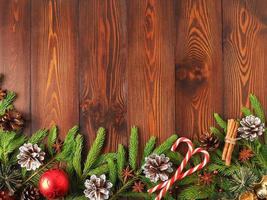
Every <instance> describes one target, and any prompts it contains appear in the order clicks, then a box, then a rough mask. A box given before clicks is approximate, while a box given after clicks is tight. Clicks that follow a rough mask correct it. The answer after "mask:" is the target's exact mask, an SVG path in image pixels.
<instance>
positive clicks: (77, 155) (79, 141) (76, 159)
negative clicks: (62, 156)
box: [72, 134, 83, 177]
mask: <svg viewBox="0 0 267 200" xmlns="http://www.w3.org/2000/svg"><path fill="white" fill-rule="evenodd" d="M75 141H76V148H75V152H74V156H73V163H72V164H73V168H74V169H75V171H76V173H77V174H78V176H79V177H81V176H82V167H81V156H82V148H83V137H82V136H81V135H80V134H78V135H77V136H76V139H75Z"/></svg>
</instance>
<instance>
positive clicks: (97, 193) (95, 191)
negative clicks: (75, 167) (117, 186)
mask: <svg viewBox="0 0 267 200" xmlns="http://www.w3.org/2000/svg"><path fill="white" fill-rule="evenodd" d="M84 185H85V188H86V189H85V190H84V194H85V197H87V198H89V199H90V200H105V199H109V196H110V194H111V191H110V190H111V188H112V186H113V185H112V183H111V182H109V181H108V180H106V175H105V174H102V175H101V176H99V177H98V176H96V175H92V176H91V177H90V179H87V180H86V181H85V183H84Z"/></svg>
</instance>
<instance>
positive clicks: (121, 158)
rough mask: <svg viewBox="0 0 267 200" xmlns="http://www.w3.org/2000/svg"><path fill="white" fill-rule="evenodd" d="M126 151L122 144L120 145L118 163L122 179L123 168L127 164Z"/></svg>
mask: <svg viewBox="0 0 267 200" xmlns="http://www.w3.org/2000/svg"><path fill="white" fill-rule="evenodd" d="M125 157H126V152H125V149H124V147H123V145H122V144H119V146H118V153H117V164H118V174H119V177H120V179H121V180H122V170H123V169H124V166H125V161H126V158H125Z"/></svg>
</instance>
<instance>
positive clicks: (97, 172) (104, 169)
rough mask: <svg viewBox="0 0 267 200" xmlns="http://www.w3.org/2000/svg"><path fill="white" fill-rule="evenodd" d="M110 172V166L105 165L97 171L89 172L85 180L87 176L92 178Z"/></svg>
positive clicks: (96, 169)
mask: <svg viewBox="0 0 267 200" xmlns="http://www.w3.org/2000/svg"><path fill="white" fill-rule="evenodd" d="M108 171H109V167H108V164H104V165H101V166H99V167H97V168H95V169H91V170H89V172H88V173H87V174H86V175H85V176H84V178H86V177H87V176H92V175H97V176H99V175H102V174H106V173H107V172H108Z"/></svg>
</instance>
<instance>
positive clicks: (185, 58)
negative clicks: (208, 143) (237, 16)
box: [176, 0, 223, 137]
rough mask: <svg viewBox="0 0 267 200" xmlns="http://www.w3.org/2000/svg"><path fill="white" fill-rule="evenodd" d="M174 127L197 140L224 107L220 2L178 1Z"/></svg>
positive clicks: (211, 0) (203, 0)
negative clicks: (214, 113) (214, 115)
mask: <svg viewBox="0 0 267 200" xmlns="http://www.w3.org/2000/svg"><path fill="white" fill-rule="evenodd" d="M176 13H177V17H178V18H177V23H176V26H177V27H178V28H177V42H176V125H177V129H178V130H179V134H182V135H187V136H189V137H194V136H195V137H197V136H198V135H200V134H201V133H203V132H205V131H209V127H210V126H211V125H212V124H213V123H214V120H213V115H212V114H213V112H219V113H220V112H221V111H222V106H223V102H222V99H223V97H222V96H223V88H222V87H221V86H222V81H223V70H222V45H221V43H222V41H221V31H222V29H221V20H222V19H221V2H220V1H213V0H181V1H177V9H176Z"/></svg>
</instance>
